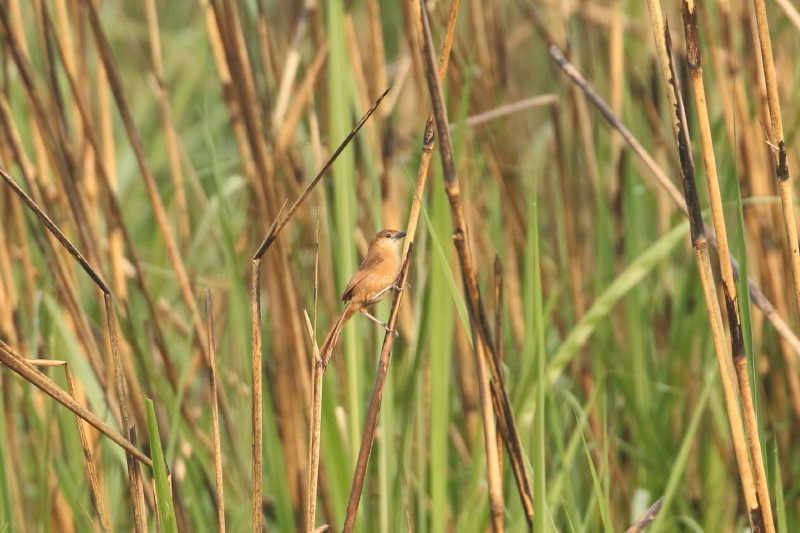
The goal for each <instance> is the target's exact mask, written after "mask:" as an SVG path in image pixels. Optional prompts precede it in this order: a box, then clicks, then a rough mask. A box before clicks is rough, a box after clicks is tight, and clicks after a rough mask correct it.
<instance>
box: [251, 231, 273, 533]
mask: <svg viewBox="0 0 800 533" xmlns="http://www.w3.org/2000/svg"><path fill="white" fill-rule="evenodd" d="M273 226H274V224H273ZM260 266H261V258H260V257H256V258H254V259H253V262H252V268H251V276H252V277H251V279H252V286H251V292H250V304H251V307H250V312H251V316H252V331H251V333H252V336H253V345H252V354H251V372H252V394H253V400H252V406H251V423H252V427H253V445H252V446H253V449H252V459H253V468H252V487H251V498H252V502H251V503H252V509H251V511H252V523H253V531H255V532H259V531H261V530H262V527H263V523H264V517H263V515H262V513H261V507H262V505H261V502H262V497H261V491H262V484H263V479H262V472H263V467H262V453H263V449H264V435H263V431H264V428H263V421H262V419H263V414H262V410H263V405H262V401H263V397H264V388H263V385H262V382H261V363H262V356H261V269H260V268H259V267H260Z"/></svg>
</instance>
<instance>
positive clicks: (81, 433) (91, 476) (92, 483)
mask: <svg viewBox="0 0 800 533" xmlns="http://www.w3.org/2000/svg"><path fill="white" fill-rule="evenodd" d="M26 361H27V362H28V363H30V364H31V365H33V366H47V367H62V368H63V369H64V375H65V376H66V378H67V389H68V390H69V395H70V396H71V397H72V398H74V399H75V401H78V392H77V389H76V387H75V380H74V379H72V372H71V371H70V369H69V363H67V362H66V361H58V360H53V359H26ZM75 424H76V426H77V428H78V437H79V438H80V441H81V449H82V450H83V457H84V460H85V462H86V477H87V478H88V480H89V490H90V491H91V494H92V503H93V504H94V506H95V510H96V511H97V516H98V518H99V519H100V526H101V527H102V529H103V531H111V525H110V522H109V515H108V508H107V506H106V503H105V497H104V496H103V493H102V491H101V490H100V481H99V479H98V477H97V465H96V463H95V459H94V454H93V453H92V447H91V445H90V444H89V439H88V437H87V436H86V427H85V425H84V424H85V422H84V421H83V419H81V417H80V416H77V415H76V416H75Z"/></svg>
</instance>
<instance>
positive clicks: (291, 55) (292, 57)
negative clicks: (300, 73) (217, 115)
mask: <svg viewBox="0 0 800 533" xmlns="http://www.w3.org/2000/svg"><path fill="white" fill-rule="evenodd" d="M316 8H317V0H305V2H304V3H303V11H302V12H301V13H300V16H299V17H298V18H297V26H295V29H294V36H293V37H292V42H291V44H290V45H289V50H287V51H286V59H285V60H284V63H283V70H282V72H281V80H280V83H279V84H278V97H277V99H276V100H275V109H274V110H273V113H272V129H273V130H274V131H275V132H276V133H277V132H278V131H279V130H280V129H283V128H284V125H283V124H284V116H285V114H286V112H287V110H288V108H289V102H290V100H291V99H292V96H293V91H292V87H293V83H294V79H295V77H296V76H297V69H298V67H299V66H300V50H299V48H300V44H301V43H302V41H303V38H304V37H305V35H306V32H307V31H308V23H309V19H310V18H311V12H312V11H313V10H314V9H316ZM318 52H319V51H318ZM276 137H279V136H278V135H276Z"/></svg>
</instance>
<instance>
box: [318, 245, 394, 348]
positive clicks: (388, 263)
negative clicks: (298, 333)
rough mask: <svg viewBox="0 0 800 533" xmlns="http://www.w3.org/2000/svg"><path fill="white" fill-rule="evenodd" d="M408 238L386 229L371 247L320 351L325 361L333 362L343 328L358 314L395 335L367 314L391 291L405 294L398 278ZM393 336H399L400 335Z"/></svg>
mask: <svg viewBox="0 0 800 533" xmlns="http://www.w3.org/2000/svg"><path fill="white" fill-rule="evenodd" d="M405 236H406V232H405V231H396V230H393V229H384V230H381V231H379V232H378V233H376V234H375V237H373V239H372V242H370V243H369V249H368V250H367V255H366V257H364V261H363V262H362V263H361V266H360V267H358V271H357V272H356V273H355V274H354V275H353V277H352V278H351V279H350V283H348V284H347V288H345V290H344V294H343V295H342V301H343V302H346V305H345V306H344V310H343V311H342V314H341V315H339V319H338V320H337V321H336V323H335V324H334V325H333V328H331V331H330V333H328V336H327V337H325V342H323V343H322V347H321V348H320V356H321V357H322V360H323V361H326V362H327V360H328V359H329V358H330V355H331V353H332V352H333V348H334V347H335V346H336V343H337V342H338V340H339V335H340V334H341V332H342V327H343V326H344V324H345V322H347V321H348V320H349V319H350V317H352V316H353V315H354V314H356V311H359V312H361V313H363V314H364V315H365V316H367V317H368V318H369V319H371V320H373V321H374V322H376V323H378V324H380V325H381V326H383V328H384V329H385V330H386V331H391V330H390V329H389V326H388V325H387V324H386V323H385V322H381V321H380V320H378V319H377V318H375V317H374V316H372V315H371V314H369V312H368V311H367V307H369V306H371V305H373V304H375V303H377V302H379V301H381V300H382V299H383V298H384V296H386V294H387V293H388V292H389V291H390V290H391V289H395V290H401V288H400V287H398V286H397V276H398V275H399V274H400V267H401V266H402V260H401V259H400V239H402V238H403V237H405ZM393 333H395V334H397V332H396V331H393Z"/></svg>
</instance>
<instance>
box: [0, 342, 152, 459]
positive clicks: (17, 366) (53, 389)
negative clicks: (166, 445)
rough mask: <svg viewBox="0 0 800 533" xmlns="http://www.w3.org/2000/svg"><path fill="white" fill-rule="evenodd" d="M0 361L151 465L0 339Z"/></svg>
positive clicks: (123, 438)
mask: <svg viewBox="0 0 800 533" xmlns="http://www.w3.org/2000/svg"><path fill="white" fill-rule="evenodd" d="M0 363H3V364H4V365H5V366H7V367H8V368H10V369H11V370H13V371H14V372H16V373H17V374H19V375H20V376H22V377H23V378H24V379H25V380H26V381H28V382H30V383H31V384H32V385H34V386H36V387H37V388H39V389H40V390H42V391H43V392H44V393H45V394H47V395H48V396H50V397H51V398H53V399H54V400H55V401H57V402H58V403H60V404H61V405H63V406H64V407H66V408H67V409H69V410H70V411H72V412H73V413H75V414H76V415H77V416H79V417H81V418H82V419H84V420H85V421H86V422H88V423H89V424H91V425H92V426H94V428H95V429H97V430H98V431H99V432H100V433H102V434H103V435H105V436H106V437H108V438H109V439H111V440H112V441H114V442H115V443H117V444H118V445H119V446H120V447H121V448H122V449H124V450H125V451H126V452H127V453H130V454H131V455H133V456H134V457H136V458H137V459H138V460H139V461H141V462H142V463H144V464H145V465H147V466H149V467H152V466H153V462H152V461H151V460H150V458H149V457H147V456H146V455H144V454H143V453H142V452H140V451H139V450H138V449H137V448H136V447H135V446H134V445H133V444H131V443H130V442H129V441H128V440H127V439H126V438H125V437H123V436H122V435H120V434H119V433H117V432H116V431H114V429H112V428H111V427H110V426H109V425H108V424H106V423H105V422H103V421H102V420H101V419H100V418H98V417H97V415H95V414H94V413H93V412H91V411H90V410H89V409H87V408H86V407H84V406H83V405H81V404H79V403H78V402H77V401H76V400H75V399H74V398H73V397H72V396H70V395H69V394H68V393H66V392H65V391H64V390H63V389H62V388H61V387H59V386H58V384H57V383H56V382H54V381H53V380H51V379H50V378H48V377H47V376H46V375H44V374H43V373H41V372H40V371H39V370H37V369H35V368H34V367H33V366H31V365H30V364H29V363H27V361H26V360H25V358H23V357H22V356H21V355H19V354H18V353H16V352H15V351H14V350H13V349H12V348H11V347H10V346H9V345H7V344H6V343H5V342H3V341H2V340H0Z"/></svg>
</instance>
